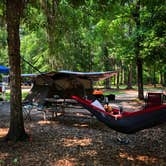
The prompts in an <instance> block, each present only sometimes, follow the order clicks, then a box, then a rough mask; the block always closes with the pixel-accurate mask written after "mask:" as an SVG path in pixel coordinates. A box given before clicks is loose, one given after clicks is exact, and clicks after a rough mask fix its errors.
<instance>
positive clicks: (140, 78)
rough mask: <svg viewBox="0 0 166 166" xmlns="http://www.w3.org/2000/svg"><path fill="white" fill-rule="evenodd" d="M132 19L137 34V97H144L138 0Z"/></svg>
mask: <svg viewBox="0 0 166 166" xmlns="http://www.w3.org/2000/svg"><path fill="white" fill-rule="evenodd" d="M134 21H135V23H136V30H137V36H136V41H135V55H136V64H137V83H138V98H139V99H141V100H143V99H144V90H143V60H142V57H141V55H140V43H141V36H140V32H139V30H140V26H141V23H140V0H138V1H137V4H136V9H135V13H134Z"/></svg>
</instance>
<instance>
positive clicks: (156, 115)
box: [72, 96, 166, 134]
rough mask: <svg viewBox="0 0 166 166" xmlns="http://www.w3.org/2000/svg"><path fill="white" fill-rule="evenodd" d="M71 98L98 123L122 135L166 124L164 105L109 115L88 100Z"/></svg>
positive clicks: (165, 107) (114, 110) (114, 112)
mask: <svg viewBox="0 0 166 166" xmlns="http://www.w3.org/2000/svg"><path fill="white" fill-rule="evenodd" d="M72 98H73V99H75V100H76V101H78V102H79V103H80V104H81V105H82V106H83V107H84V108H86V109H87V110H88V111H90V112H91V113H92V114H93V115H94V116H95V117H96V118H97V119H98V120H99V121H101V122H103V123H104V124H105V125H107V126H108V127H110V128H112V129H114V130H116V131H119V132H122V133H126V134H131V133H135V132H137V131H139V130H143V129H145V128H150V127H153V126H156V125H159V124H161V123H164V122H166V104H160V105H157V106H150V107H145V108H144V109H142V110H139V111H134V112H124V111H122V109H119V110H118V109H113V110H112V112H111V113H110V112H106V111H105V110H103V109H101V108H99V107H97V106H94V105H92V101H90V100H86V99H83V98H80V97H78V96H72Z"/></svg>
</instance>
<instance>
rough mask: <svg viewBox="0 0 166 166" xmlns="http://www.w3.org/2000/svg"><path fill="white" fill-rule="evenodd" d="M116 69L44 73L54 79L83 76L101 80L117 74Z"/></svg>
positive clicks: (82, 77)
mask: <svg viewBox="0 0 166 166" xmlns="http://www.w3.org/2000/svg"><path fill="white" fill-rule="evenodd" d="M116 74H117V72H116V71H106V72H74V71H67V70H62V71H59V72H48V73H44V74H43V75H45V76H48V77H52V78H53V79H54V78H55V79H59V78H71V77H75V78H81V79H87V80H91V81H101V80H105V79H107V78H110V77H112V76H114V75H116Z"/></svg>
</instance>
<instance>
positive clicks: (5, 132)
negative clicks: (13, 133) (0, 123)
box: [0, 128, 8, 137]
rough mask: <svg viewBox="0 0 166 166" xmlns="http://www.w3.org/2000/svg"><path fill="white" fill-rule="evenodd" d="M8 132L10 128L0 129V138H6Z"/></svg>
mask: <svg viewBox="0 0 166 166" xmlns="http://www.w3.org/2000/svg"><path fill="white" fill-rule="evenodd" d="M7 132H8V128H3V129H0V137H4V136H5V135H6V134H7Z"/></svg>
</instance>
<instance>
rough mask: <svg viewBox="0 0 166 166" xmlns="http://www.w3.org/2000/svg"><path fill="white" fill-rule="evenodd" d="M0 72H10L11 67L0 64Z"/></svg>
mask: <svg viewBox="0 0 166 166" xmlns="http://www.w3.org/2000/svg"><path fill="white" fill-rule="evenodd" d="M0 73H9V68H8V67H5V66H1V65H0Z"/></svg>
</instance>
